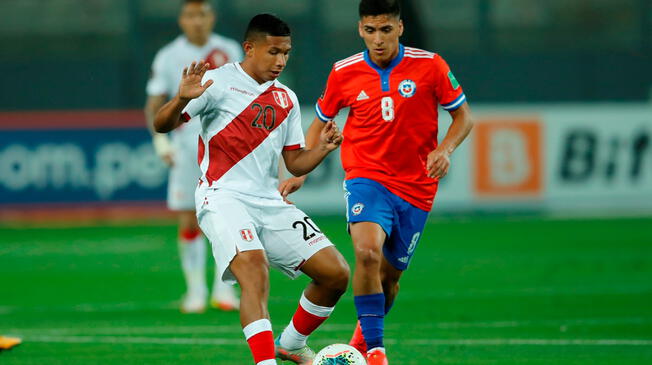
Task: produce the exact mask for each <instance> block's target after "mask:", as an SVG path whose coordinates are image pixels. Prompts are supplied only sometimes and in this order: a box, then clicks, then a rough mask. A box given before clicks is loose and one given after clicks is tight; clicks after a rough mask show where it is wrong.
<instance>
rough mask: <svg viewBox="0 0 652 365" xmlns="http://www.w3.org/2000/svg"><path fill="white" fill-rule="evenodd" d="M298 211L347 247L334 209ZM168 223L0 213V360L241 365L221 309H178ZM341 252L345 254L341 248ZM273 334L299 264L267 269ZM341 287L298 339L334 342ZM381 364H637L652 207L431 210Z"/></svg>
mask: <svg viewBox="0 0 652 365" xmlns="http://www.w3.org/2000/svg"><path fill="white" fill-rule="evenodd" d="M314 220H315V221H316V222H317V223H318V224H319V225H320V226H321V228H322V229H323V230H324V231H325V232H326V233H327V234H328V235H329V236H330V237H331V239H332V240H333V241H334V242H335V243H337V245H338V247H339V248H340V250H341V251H342V252H343V253H344V255H345V256H346V257H347V259H349V260H350V259H351V257H352V255H351V253H352V250H351V244H350V241H349V238H348V236H347V235H346V233H345V231H344V220H343V218H340V217H331V218H328V217H315V218H314ZM175 237H176V233H175V227H174V225H172V224H169V225H165V224H162V225H141V226H134V225H131V226H115V225H113V226H90V227H79V228H40V229H36V228H9V227H5V228H0V334H4V335H16V336H20V337H22V338H23V340H24V343H23V344H22V345H20V346H18V347H16V348H14V349H12V350H10V351H4V352H0V364H2V365H13V364H33V365H46V364H47V365H53V364H65V365H89V364H103V365H104V364H120V365H127V364H138V365H148V364H193V365H199V364H220V365H222V364H227V365H228V364H252V363H253V361H252V358H251V355H250V354H249V350H248V348H247V346H246V344H245V341H244V339H243V335H242V332H241V329H240V326H239V320H238V314H237V313H223V312H217V311H209V312H207V313H205V314H201V315H183V314H181V313H179V311H178V309H177V306H178V303H177V301H178V299H179V297H180V295H181V294H182V291H183V282H182V278H181V274H180V270H179V263H178V259H177V252H176V244H175ZM349 262H351V261H349ZM271 280H272V285H271V286H272V291H271V298H270V311H271V315H272V322H273V324H274V330H275V332H276V333H278V331H279V330H281V329H282V328H283V327H284V326H285V324H286V323H287V322H288V321H289V319H290V316H291V315H292V313H293V312H294V310H295V308H296V305H297V300H298V298H299V295H300V292H301V289H302V287H303V286H304V285H305V283H306V279H305V278H300V279H298V280H296V281H290V280H289V279H286V278H285V277H283V276H282V275H280V274H279V273H278V272H273V274H272V279H271ZM354 313H355V311H354V307H353V300H352V295H351V292H350V290H349V292H347V294H346V295H345V296H344V297H343V299H342V301H341V302H340V303H339V305H338V307H337V309H336V310H335V312H334V314H333V316H332V317H331V318H330V319H329V320H328V321H327V322H326V323H325V325H324V326H323V327H322V328H321V329H320V330H318V331H317V332H316V333H315V334H314V335H313V336H312V337H311V339H310V343H311V344H312V346H313V347H314V348H316V349H318V348H321V347H323V346H324V345H327V344H329V343H335V342H346V341H348V338H349V335H350V333H351V330H352V328H353V325H354V322H355V315H354ZM386 344H387V348H388V355H389V359H390V361H391V364H394V365H408V364H410V365H412V364H414V365H416V364H467V365H476V364H496V365H497V364H540V365H550V364H590V365H604V364H614V365H625V364H652V219H643V218H641V219H617V220H542V219H534V218H531V219H515V220H509V219H497V218H472V219H464V220H462V219H435V220H432V221H431V222H429V224H428V226H427V227H426V230H425V233H424V236H423V238H422V241H421V243H420V245H419V248H418V249H417V253H416V257H415V259H414V261H413V262H412V264H411V267H410V269H409V270H408V271H407V273H406V274H405V275H404V277H403V280H402V286H401V292H400V294H399V297H398V300H397V303H396V306H395V307H394V309H393V311H392V313H390V315H389V316H388V317H387V319H386Z"/></svg>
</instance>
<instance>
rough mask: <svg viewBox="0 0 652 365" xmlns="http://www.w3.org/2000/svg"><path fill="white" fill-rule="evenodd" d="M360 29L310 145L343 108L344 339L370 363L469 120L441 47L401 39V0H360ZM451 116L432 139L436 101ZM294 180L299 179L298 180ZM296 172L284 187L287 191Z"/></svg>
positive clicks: (378, 354) (379, 350)
mask: <svg viewBox="0 0 652 365" xmlns="http://www.w3.org/2000/svg"><path fill="white" fill-rule="evenodd" d="M359 15H360V21H359V23H358V31H359V34H360V37H362V39H363V40H364V42H365V45H366V48H367V49H366V50H365V51H364V52H361V53H358V54H355V55H353V56H351V57H349V58H346V59H344V60H341V61H339V62H336V63H335V64H334V66H333V69H332V70H331V73H330V76H329V77H328V82H327V84H326V89H325V91H324V94H323V95H322V96H321V98H320V99H319V100H318V102H317V106H316V109H317V118H316V119H315V121H314V122H313V124H312V125H311V127H310V129H309V131H308V136H307V138H306V139H307V146H308V148H310V147H311V146H314V145H315V141H316V140H317V139H318V137H319V134H320V132H321V130H322V129H323V128H324V126H325V125H326V123H329V122H330V121H331V120H332V119H333V118H334V117H335V116H336V115H337V113H338V112H339V110H340V109H342V108H346V107H350V111H349V116H348V119H347V121H346V125H345V127H344V142H343V144H342V164H343V167H344V170H345V172H346V177H345V182H344V187H345V196H346V202H347V221H348V223H349V231H350V233H351V238H352V240H353V245H354V249H355V250H354V251H355V272H354V275H353V294H354V302H355V306H356V309H357V312H358V319H359V322H358V326H357V327H356V330H355V332H354V336H353V338H352V341H351V345H353V346H355V347H357V348H358V349H359V350H361V351H362V352H365V351H366V352H367V361H368V363H369V364H370V365H381V364H388V361H387V357H386V355H385V346H384V344H383V328H384V317H385V315H386V314H387V313H388V312H389V310H390V309H391V307H392V304H393V303H394V299H395V297H396V295H397V293H398V289H399V286H398V281H399V278H400V277H401V275H402V273H403V271H404V270H406V269H407V268H408V264H409V263H410V260H411V259H412V256H413V254H414V252H415V249H416V248H417V244H418V242H419V238H420V237H421V233H422V231H423V227H424V225H425V223H426V219H427V217H428V212H429V211H430V210H431V209H432V204H433V200H434V197H435V194H436V192H437V185H438V182H439V180H440V179H441V178H443V177H444V176H445V175H446V173H447V172H448V169H449V166H450V155H451V154H452V153H453V151H454V150H455V148H456V147H457V146H458V145H459V144H460V143H462V141H463V140H464V139H465V138H466V136H467V135H468V134H469V132H470V131H471V128H472V125H473V123H472V120H471V113H470V109H469V107H468V105H467V103H466V97H465V95H464V92H463V91H462V87H461V86H460V85H459V83H458V82H457V80H456V79H455V77H454V76H453V73H452V72H451V70H450V69H449V67H448V65H447V64H446V62H445V61H444V59H443V58H442V57H441V56H439V55H438V54H435V53H432V52H428V51H424V50H421V49H416V48H410V47H405V46H403V45H402V44H401V43H400V42H399V37H400V36H401V35H402V33H403V22H402V20H401V17H400V6H399V2H398V0H362V1H361V2H360V5H359ZM437 104H439V105H441V106H442V107H443V108H444V109H445V110H446V111H448V112H449V113H450V114H451V116H452V118H453V123H452V125H451V127H450V128H449V129H448V132H447V134H446V136H445V138H444V140H443V141H442V143H441V144H439V145H437V134H438V133H437V132H438V127H437V120H438V119H437V118H438V115H437V107H438V105H437ZM297 181H298V182H297ZM300 183H301V181H300V179H299V178H297V179H293V180H291V181H289V182H287V183H285V184H283V185H282V186H281V191H292V190H295V189H296V188H297V186H298V185H299V184H300Z"/></svg>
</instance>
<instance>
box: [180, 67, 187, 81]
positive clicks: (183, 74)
mask: <svg viewBox="0 0 652 365" xmlns="http://www.w3.org/2000/svg"><path fill="white" fill-rule="evenodd" d="M186 77H188V67H184V68H183V72H182V73H181V78H182V79H185V78H186Z"/></svg>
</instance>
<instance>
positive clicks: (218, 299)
mask: <svg viewBox="0 0 652 365" xmlns="http://www.w3.org/2000/svg"><path fill="white" fill-rule="evenodd" d="M214 25H215V12H214V11H213V9H212V8H211V4H210V1H209V0H184V1H183V6H182V8H181V13H180V15H179V26H180V27H181V30H182V31H183V35H180V36H179V37H177V38H176V39H175V40H174V41H172V42H171V43H169V44H168V45H166V46H165V47H163V48H162V49H161V50H160V51H159V52H158V53H157V54H156V57H155V58H154V63H153V65H152V75H151V78H150V80H149V82H148V83H147V95H148V97H147V104H146V105H145V116H146V120H147V125H148V127H149V128H150V130H151V132H152V136H153V142H154V147H155V149H156V153H157V154H158V155H159V156H160V157H161V158H162V159H163V161H165V163H167V164H168V165H169V166H170V175H169V181H168V207H169V208H170V209H171V210H173V211H176V212H178V216H179V254H180V258H181V266H182V268H183V274H184V277H185V279H186V289H187V292H186V294H185V295H184V297H183V299H182V303H181V310H182V311H183V312H185V313H200V312H203V311H204V310H205V309H206V302H207V298H208V287H207V285H206V270H205V266H206V243H205V242H204V236H203V235H202V234H201V231H200V229H199V226H198V225H197V218H196V217H195V194H194V192H195V187H196V186H197V182H198V181H199V177H200V176H201V170H200V169H199V166H198V165H197V140H198V136H199V130H200V127H201V126H200V121H199V120H193V121H192V122H190V123H187V124H185V125H184V126H183V127H182V128H179V129H177V130H175V131H174V132H173V133H172V134H171V138H170V139H168V136H167V135H165V134H159V133H156V132H155V131H154V130H153V123H154V116H155V115H156V112H157V111H158V110H159V109H160V108H161V106H162V105H163V104H165V102H166V101H168V99H169V98H170V97H172V96H174V95H175V94H176V92H177V90H178V89H179V83H180V81H181V76H180V75H181V71H182V70H183V68H184V67H185V66H187V65H189V64H190V62H192V61H193V60H199V59H203V60H206V62H208V63H209V64H210V68H211V69H214V68H217V67H220V66H222V65H224V64H226V63H228V62H234V61H240V60H241V59H242V47H241V46H240V44H238V42H236V41H234V40H232V39H228V38H225V37H222V36H220V35H217V34H214V33H212V29H213V27H214ZM210 302H211V305H212V306H213V307H215V308H219V309H222V310H234V309H237V308H238V305H239V304H238V297H237V295H236V292H235V291H234V288H233V287H232V286H230V285H226V284H224V283H223V282H222V281H221V280H219V279H217V277H216V279H215V280H214V282H213V291H212V294H211V301H210Z"/></svg>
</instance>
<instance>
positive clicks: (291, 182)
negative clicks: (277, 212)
mask: <svg viewBox="0 0 652 365" xmlns="http://www.w3.org/2000/svg"><path fill="white" fill-rule="evenodd" d="M325 126H326V123H324V122H322V121H321V120H320V119H319V118H315V120H313V122H312V124H311V125H310V127H309V128H308V132H307V133H306V149H308V150H309V149H312V148H313V147H314V146H317V145H319V136H320V135H321V131H322V129H324V127H325ZM307 177H308V175H302V176H292V177H290V178H288V179H286V180H283V181H281V183H280V184H279V185H278V191H279V192H280V193H281V195H282V196H283V198H284V199H287V197H288V195H290V194H292V193H294V192H295V191H297V190H299V189H300V188H301V187H302V186H303V183H304V182H305V181H306V178H307Z"/></svg>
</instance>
